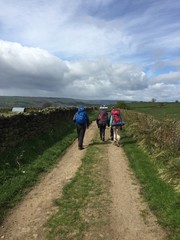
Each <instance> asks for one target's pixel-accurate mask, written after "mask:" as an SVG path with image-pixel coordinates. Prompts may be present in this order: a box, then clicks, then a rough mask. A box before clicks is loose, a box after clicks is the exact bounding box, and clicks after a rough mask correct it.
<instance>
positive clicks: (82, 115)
mask: <svg viewBox="0 0 180 240" xmlns="http://www.w3.org/2000/svg"><path fill="white" fill-rule="evenodd" d="M86 122H87V113H86V110H85V108H84V107H80V108H78V111H77V113H76V124H80V125H84V124H86Z"/></svg>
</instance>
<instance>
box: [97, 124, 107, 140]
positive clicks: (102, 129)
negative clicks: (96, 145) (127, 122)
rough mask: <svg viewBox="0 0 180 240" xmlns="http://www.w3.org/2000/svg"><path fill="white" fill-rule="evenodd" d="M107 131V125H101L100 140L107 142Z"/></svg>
mask: <svg viewBox="0 0 180 240" xmlns="http://www.w3.org/2000/svg"><path fill="white" fill-rule="evenodd" d="M105 130H106V125H104V124H99V134H100V139H101V140H103V141H104V140H105Z"/></svg>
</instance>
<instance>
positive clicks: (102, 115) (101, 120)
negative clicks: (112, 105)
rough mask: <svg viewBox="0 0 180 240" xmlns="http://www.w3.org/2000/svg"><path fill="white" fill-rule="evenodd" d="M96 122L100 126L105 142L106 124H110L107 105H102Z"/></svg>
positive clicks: (101, 137) (102, 138)
mask: <svg viewBox="0 0 180 240" xmlns="http://www.w3.org/2000/svg"><path fill="white" fill-rule="evenodd" d="M96 123H97V125H98V128H99V135H100V139H101V140H102V141H103V142H104V141H105V130H106V125H108V113H107V110H106V108H105V107H104V108H101V107H100V111H99V114H98V117H97V119H96Z"/></svg>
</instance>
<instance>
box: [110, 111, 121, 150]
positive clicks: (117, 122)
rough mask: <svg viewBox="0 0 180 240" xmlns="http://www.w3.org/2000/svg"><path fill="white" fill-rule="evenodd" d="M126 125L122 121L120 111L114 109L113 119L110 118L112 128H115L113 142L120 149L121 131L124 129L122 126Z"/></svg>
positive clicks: (112, 112)
mask: <svg viewBox="0 0 180 240" xmlns="http://www.w3.org/2000/svg"><path fill="white" fill-rule="evenodd" d="M123 125H124V121H122V116H121V112H120V109H113V110H112V111H111V117H110V127H112V128H113V141H114V144H115V145H117V146H118V147H119V146H120V139H121V135H120V130H121V129H122V126H123Z"/></svg>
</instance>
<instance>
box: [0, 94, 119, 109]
mask: <svg viewBox="0 0 180 240" xmlns="http://www.w3.org/2000/svg"><path fill="white" fill-rule="evenodd" d="M116 102H117V100H82V99H73V98H52V97H18V96H0V108H13V107H25V108H26V107H28V108H43V107H50V106H53V107H69V106H99V105H104V104H105V105H110V104H112V105H113V104H115V103H116Z"/></svg>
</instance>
